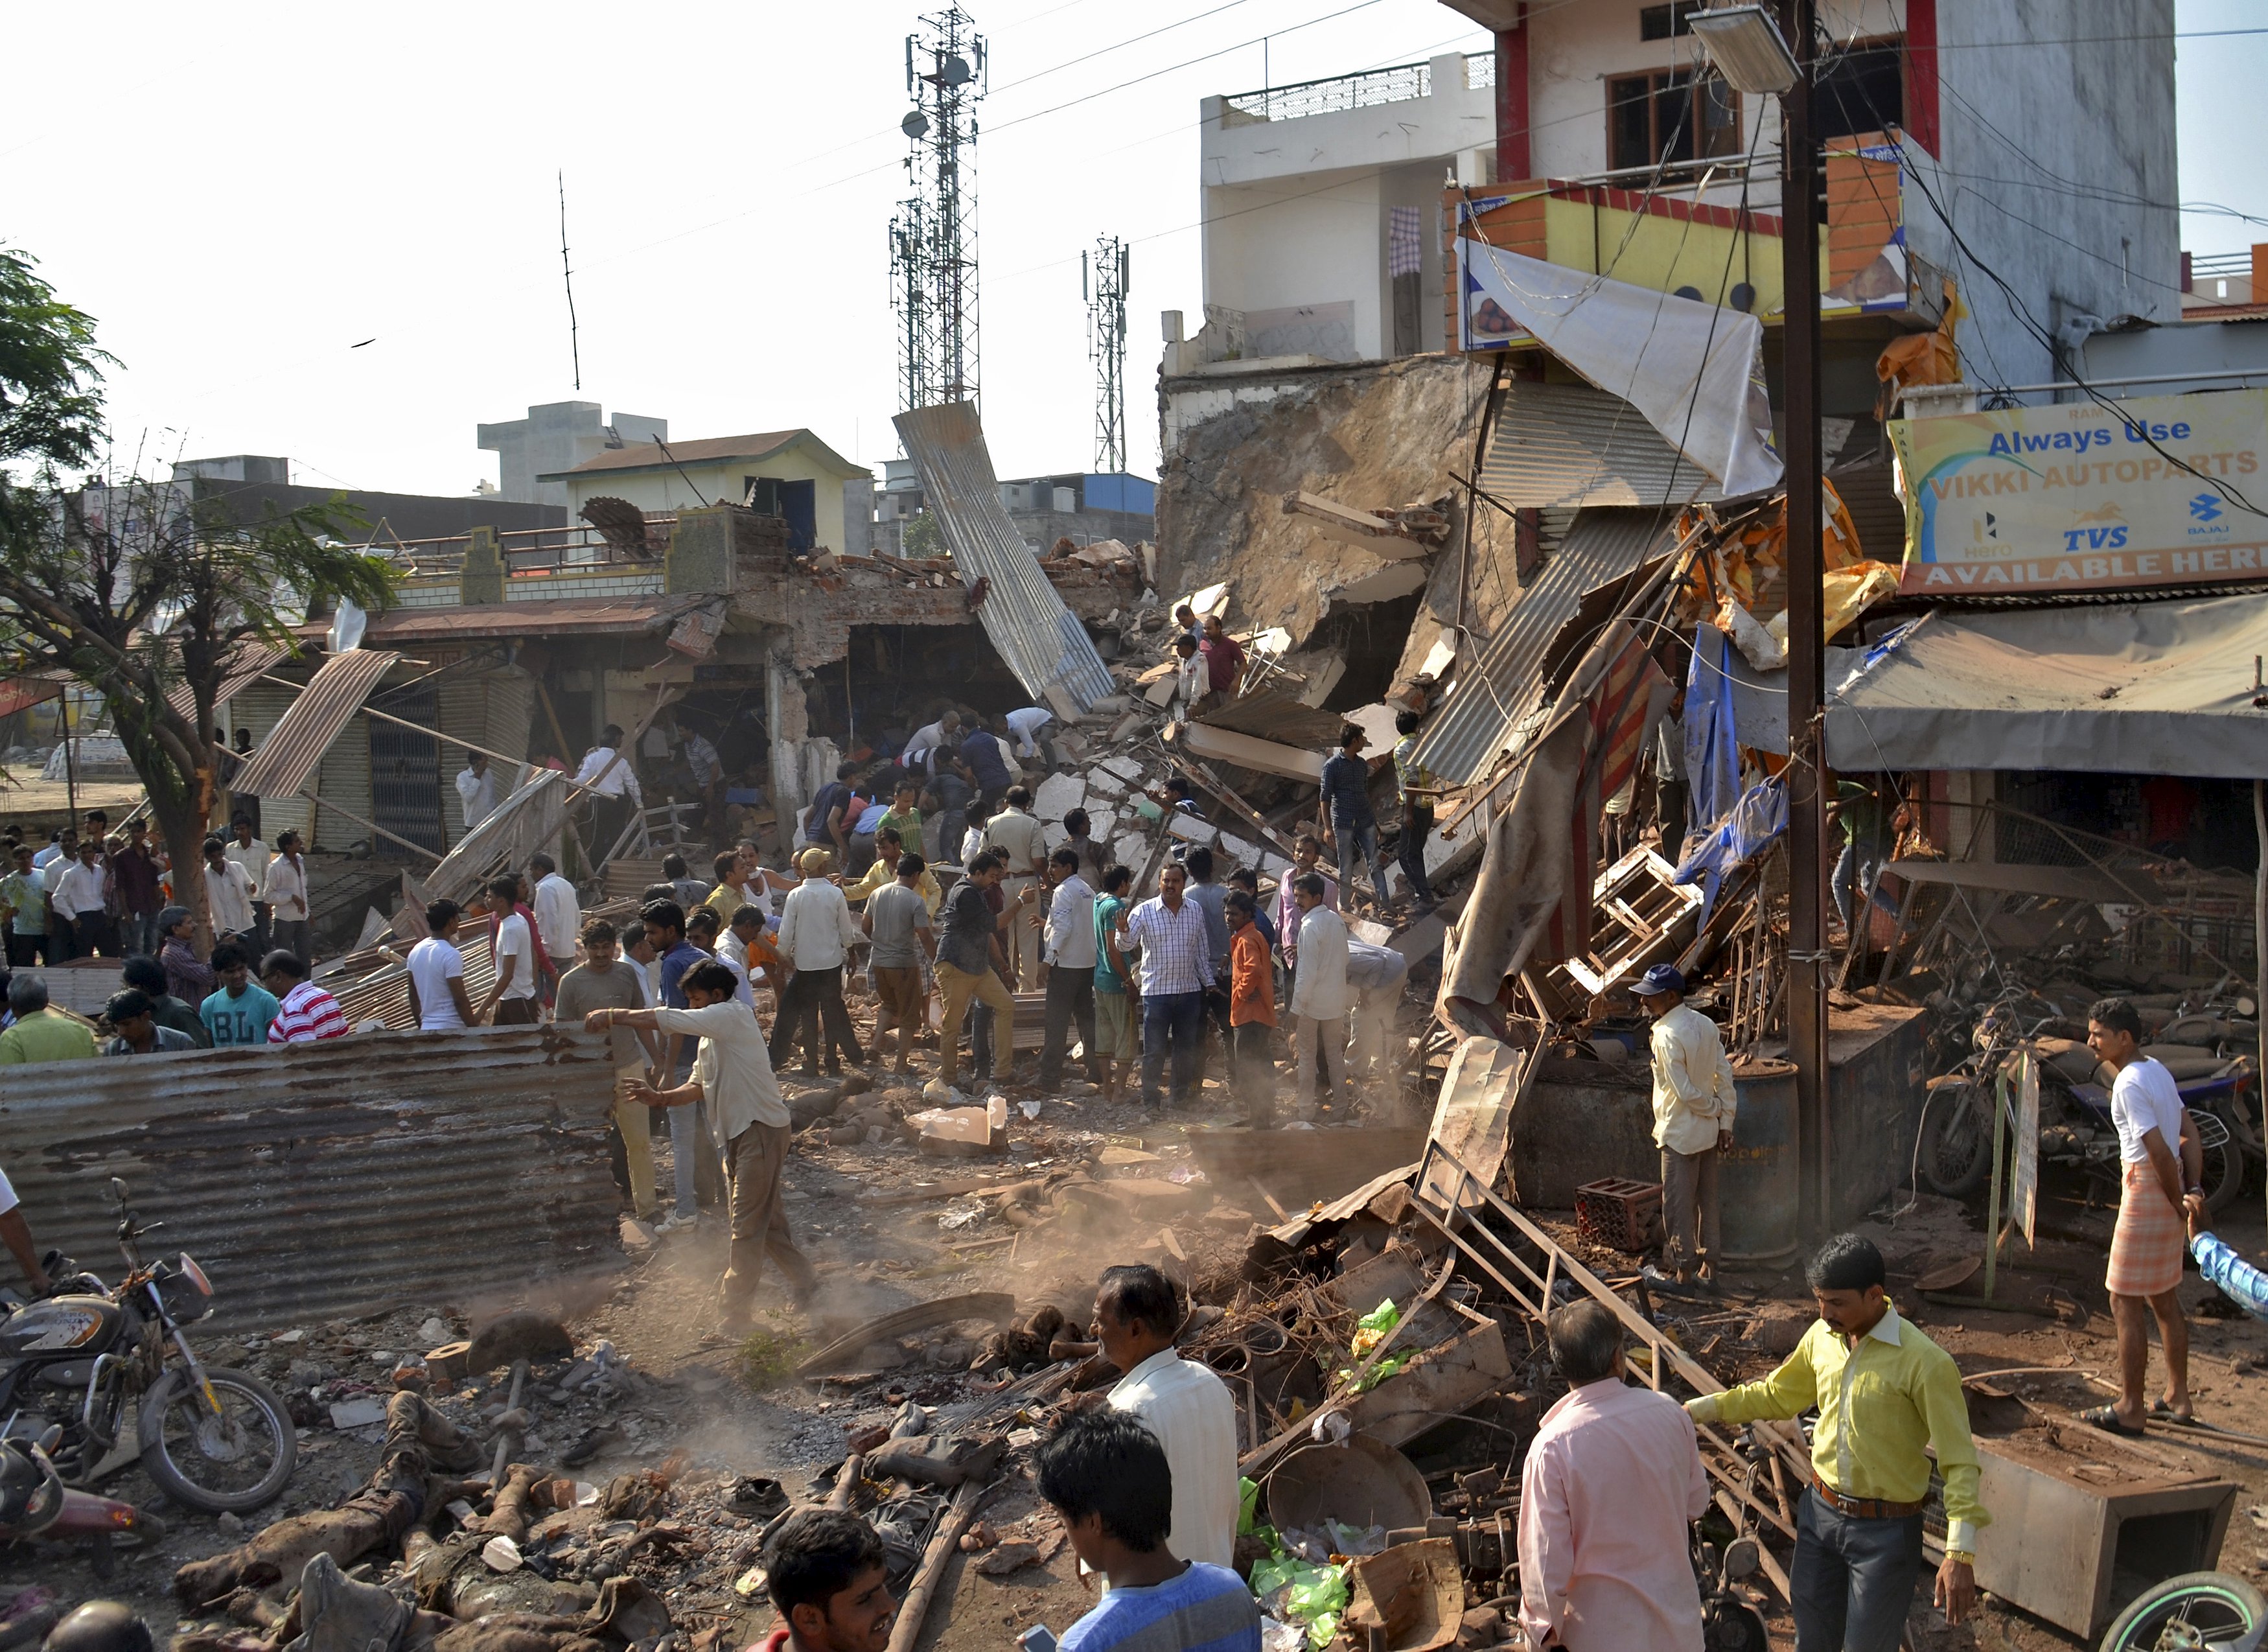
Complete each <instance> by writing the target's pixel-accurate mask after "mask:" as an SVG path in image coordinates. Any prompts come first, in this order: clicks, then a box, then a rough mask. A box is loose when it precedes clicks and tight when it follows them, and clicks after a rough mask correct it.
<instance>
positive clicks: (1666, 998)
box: [1631, 963, 1740, 1285]
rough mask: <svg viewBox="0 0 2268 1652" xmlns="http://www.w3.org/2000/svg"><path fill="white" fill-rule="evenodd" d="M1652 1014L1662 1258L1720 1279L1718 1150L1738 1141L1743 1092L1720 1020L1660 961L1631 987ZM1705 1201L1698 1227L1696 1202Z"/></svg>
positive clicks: (1706, 1279)
mask: <svg viewBox="0 0 2268 1652" xmlns="http://www.w3.org/2000/svg"><path fill="white" fill-rule="evenodd" d="M1631 996H1632V997H1633V998H1635V999H1638V1007H1639V1008H1640V1009H1643V1010H1644V1011H1645V1012H1646V1014H1648V1015H1650V1016H1652V1017H1653V1038H1652V1044H1653V1145H1654V1146H1655V1147H1659V1148H1661V1225H1662V1228H1663V1229H1664V1238H1663V1241H1662V1246H1661V1251H1662V1258H1661V1259H1662V1261H1663V1263H1664V1264H1665V1265H1667V1266H1668V1268H1670V1269H1671V1270H1673V1271H1674V1272H1675V1273H1676V1275H1677V1278H1678V1280H1680V1281H1681V1282H1683V1281H1687V1280H1691V1279H1692V1278H1693V1277H1694V1271H1695V1265H1696V1264H1698V1266H1699V1273H1700V1280H1701V1282H1702V1283H1703V1284H1704V1285H1709V1284H1713V1283H1714V1282H1715V1280H1716V1277H1717V1271H1716V1270H1717V1265H1716V1260H1715V1258H1716V1255H1717V1235H1718V1228H1719V1212H1718V1200H1717V1154H1718V1153H1719V1150H1720V1149H1723V1148H1727V1147H1731V1146H1732V1145H1733V1115H1734V1113H1735V1112H1736V1111H1738V1110H1739V1108H1740V1095H1739V1092H1738V1091H1737V1090H1735V1089H1734V1087H1733V1064H1732V1063H1731V1062H1729V1061H1727V1060H1726V1059H1725V1041H1724V1039H1723V1038H1722V1037H1721V1036H1719V1033H1718V1031H1717V1023H1716V1022H1715V1021H1711V1020H1710V1019H1709V1018H1708V1017H1707V1016H1706V1015H1704V1014H1702V1013H1701V1012H1700V1011H1699V1010H1697V1009H1690V1008H1688V1007H1686V1004H1685V977H1683V975H1680V974H1679V973H1678V971H1677V967H1676V966H1675V964H1668V963H1657V964H1656V965H1654V966H1653V969H1651V970H1647V971H1646V974H1645V975H1644V976H1642V977H1639V980H1638V985H1636V986H1635V987H1633V988H1631ZM1696 1205H1698V1206H1699V1207H1700V1213H1699V1225H1698V1229H1696V1221H1695V1213H1694V1207H1695V1206H1696Z"/></svg>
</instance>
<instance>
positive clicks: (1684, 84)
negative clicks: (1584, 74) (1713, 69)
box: [1607, 69, 1741, 172]
mask: <svg viewBox="0 0 2268 1652" xmlns="http://www.w3.org/2000/svg"><path fill="white" fill-rule="evenodd" d="M1607 152H1608V155H1609V162H1608V165H1609V166H1611V167H1612V168H1613V169H1614V170H1615V171H1616V172H1621V171H1624V170H1625V169H1627V168H1630V167H1633V166H1660V165H1661V164H1662V163H1664V162H1675V161H1690V160H1712V159H1716V158H1717V157H1719V156H1722V155H1737V154H1739V153H1740V152H1741V106H1740V100H1739V99H1738V98H1737V97H1735V96H1734V92H1733V90H1732V88H1731V87H1729V86H1727V85H1726V84H1725V83H1724V81H1723V80H1721V79H1719V77H1717V76H1715V75H1710V74H1705V75H1703V76H1701V77H1699V79H1698V80H1696V78H1695V77H1694V75H1693V71H1692V70H1689V69H1669V70H1657V71H1656V72H1654V73H1653V74H1647V75H1624V76H1620V77H1616V78H1615V79H1612V80H1609V81H1608V82H1607Z"/></svg>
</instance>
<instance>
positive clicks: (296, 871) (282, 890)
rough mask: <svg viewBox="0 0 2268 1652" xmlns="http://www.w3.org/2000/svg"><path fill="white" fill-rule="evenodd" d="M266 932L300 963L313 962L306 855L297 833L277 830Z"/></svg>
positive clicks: (264, 892) (267, 890)
mask: <svg viewBox="0 0 2268 1652" xmlns="http://www.w3.org/2000/svg"><path fill="white" fill-rule="evenodd" d="M260 892H261V894H262V895H264V896H267V897H268V911H269V926H268V927H269V934H270V935H271V936H272V937H273V938H274V940H275V942H276V945H277V946H279V947H281V948H284V950H285V951H286V952H289V953H290V954H291V955H292V956H293V957H295V958H297V959H298V960H299V961H300V962H303V963H312V962H314V951H313V947H314V942H313V940H312V939H311V937H310V933H309V929H308V919H307V911H308V909H307V859H306V850H305V847H304V845H302V844H301V843H300V841H299V834H298V832H295V831H282V832H278V833H276V858H275V859H272V860H270V861H269V863H268V883H267V886H266V887H265V888H264V889H261V891H260Z"/></svg>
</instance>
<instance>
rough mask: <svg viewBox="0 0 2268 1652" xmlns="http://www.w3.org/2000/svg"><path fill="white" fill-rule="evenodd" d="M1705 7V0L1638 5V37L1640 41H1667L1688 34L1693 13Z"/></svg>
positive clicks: (1683, 0)
mask: <svg viewBox="0 0 2268 1652" xmlns="http://www.w3.org/2000/svg"><path fill="white" fill-rule="evenodd" d="M1706 9H1707V6H1706V0H1676V4H1674V5H1662V6H1640V7H1639V8H1638V39H1640V40H1642V41H1667V40H1675V38H1676V37H1677V36H1679V35H1681V34H1690V33H1693V24H1692V17H1693V14H1694V13H1695V12H1696V11H1705V10H1706Z"/></svg>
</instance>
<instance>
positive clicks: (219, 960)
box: [10, 940, 282, 1050]
mask: <svg viewBox="0 0 2268 1652" xmlns="http://www.w3.org/2000/svg"><path fill="white" fill-rule="evenodd" d="M212 969H213V974H214V975H215V976H216V977H218V978H219V981H220V990H219V991H217V992H215V993H214V994H213V995H212V996H211V997H210V998H208V999H205V1001H204V1002H203V1003H202V1004H200V1005H198V1006H197V1019H198V1020H199V1021H203V1022H204V1024H205V1030H206V1031H207V1032H209V1033H210V1034H211V1035H212V1041H213V1044H214V1047H215V1048H217V1049H218V1048H224V1047H227V1046H231V1045H235V1044H253V1045H255V1046H257V1047H258V1048H260V1049H262V1050H264V1049H266V1048H267V1047H268V1023H269V1021H274V1020H275V1019H276V1012H277V1011H278V1010H279V1009H281V1008H282V1006H281V1005H280V1004H279V1003H277V1002H276V994H274V993H273V992H269V990H268V989H267V988H266V987H264V986H260V985H254V981H253V979H252V959H251V956H250V955H248V954H247V952H246V951H245V950H244V948H242V947H239V946H238V945H237V944H236V942H234V941H232V940H228V941H223V942H222V943H221V944H220V945H219V946H217V947H215V948H213V954H212ZM13 990H14V989H13V988H12V987H11V989H10V991H11V992H12V991H13Z"/></svg>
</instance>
